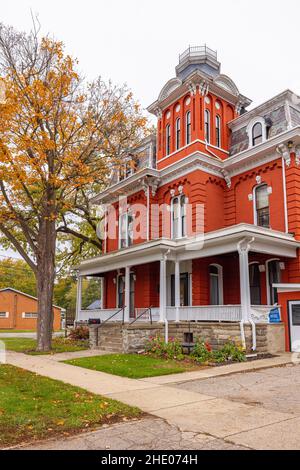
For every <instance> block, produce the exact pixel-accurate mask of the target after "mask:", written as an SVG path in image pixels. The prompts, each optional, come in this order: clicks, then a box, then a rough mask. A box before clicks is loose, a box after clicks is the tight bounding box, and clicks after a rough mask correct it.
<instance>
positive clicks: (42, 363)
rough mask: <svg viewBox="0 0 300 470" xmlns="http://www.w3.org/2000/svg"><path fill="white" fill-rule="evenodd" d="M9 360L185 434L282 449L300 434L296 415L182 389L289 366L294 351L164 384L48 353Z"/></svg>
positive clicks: (171, 379)
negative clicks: (286, 437)
mask: <svg viewBox="0 0 300 470" xmlns="http://www.w3.org/2000/svg"><path fill="white" fill-rule="evenodd" d="M7 362H8V363H10V364H12V365H15V366H18V367H21V368H24V369H27V370H31V371H33V372H36V373H38V374H41V375H44V376H47V377H50V378H53V379H57V380H61V381H63V382H66V383H69V384H72V385H76V386H79V387H82V388H84V389H86V390H89V391H90V392H93V393H97V394H101V395H104V396H106V397H109V398H113V399H116V400H119V401H121V402H123V403H127V404H129V405H133V406H138V407H139V408H140V409H142V410H143V411H146V412H148V413H151V414H153V415H155V416H156V417H159V418H163V419H164V420H166V421H167V423H168V424H169V425H170V426H175V427H177V428H178V429H179V430H180V431H181V432H184V433H188V432H190V433H195V434H197V435H198V434H203V435H209V436H212V437H213V438H215V439H223V440H226V441H228V442H234V443H235V444H240V445H241V444H242V445H243V446H247V442H245V437H244V436H245V435H247V434H245V433H254V434H255V436H258V440H257V442H259V444H260V446H262V447H260V448H270V445H273V446H274V448H275V449H276V448H280V445H281V440H282V439H281V437H282V432H283V430H285V432H287V433H291V435H292V434H293V433H294V432H296V436H298V435H299V433H300V420H297V419H295V415H293V414H292V413H285V412H279V411H276V410H272V411H271V410H267V409H265V408H263V407H259V406H251V405H247V404H244V403H238V402H236V401H232V400H230V399H227V398H226V399H224V398H219V397H216V396H214V395H213V394H212V395H211V394H203V393H198V392H196V391H191V390H185V389H182V388H181V389H180V388H176V384H178V383H179V382H181V383H183V382H188V381H193V380H199V379H200V380H201V379H202V380H205V379H207V378H208V377H220V376H226V375H230V374H235V373H237V372H248V371H250V370H263V369H265V368H267V367H279V366H283V365H284V364H288V363H289V362H290V356H288V355H284V356H283V357H281V358H273V359H266V360H263V361H255V362H253V363H247V364H235V365H229V366H224V367H219V368H212V370H210V369H205V370H201V371H196V372H191V373H184V374H177V375H173V376H168V377H160V379H163V378H164V379H167V380H168V382H164V383H163V382H160V381H158V378H152V379H141V380H133V379H128V378H123V377H118V376H114V375H109V374H106V373H103V372H97V371H92V370H88V369H83V368H80V367H74V366H71V365H69V364H63V363H59V362H57V361H53V359H52V358H49V357H47V356H26V355H24V354H20V353H15V352H10V351H9V352H8V354H7ZM191 383H192V382H191ZM272 426H273V427H272ZM269 427H272V429H273V437H272V440H271V441H270V435H269V434H268V432H266V429H269ZM246 441H247V439H246ZM289 445H292V446H293V447H292V448H299V449H300V440H299V443H298V437H296V438H295V439H294V441H292V443H291V442H290V441H286V442H285V443H284V444H283V447H282V448H289V447H288V446H289Z"/></svg>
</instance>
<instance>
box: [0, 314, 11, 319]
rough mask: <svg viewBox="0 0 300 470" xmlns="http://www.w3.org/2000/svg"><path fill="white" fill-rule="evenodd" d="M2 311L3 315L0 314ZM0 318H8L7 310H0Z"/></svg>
mask: <svg viewBox="0 0 300 470" xmlns="http://www.w3.org/2000/svg"><path fill="white" fill-rule="evenodd" d="M2 313H4V316H2V315H1V314H2ZM1 318H9V312H0V319H1Z"/></svg>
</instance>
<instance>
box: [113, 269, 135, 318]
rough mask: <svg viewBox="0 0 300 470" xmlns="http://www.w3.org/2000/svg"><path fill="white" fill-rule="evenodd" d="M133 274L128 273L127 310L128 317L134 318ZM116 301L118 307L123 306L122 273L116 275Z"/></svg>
mask: <svg viewBox="0 0 300 470" xmlns="http://www.w3.org/2000/svg"><path fill="white" fill-rule="evenodd" d="M134 279H135V277H134V274H133V273H131V274H130V305H129V312H130V318H134V316H135V315H134V284H135V281H134ZM117 303H118V308H122V307H124V306H125V277H124V276H123V275H122V276H121V275H120V276H118V285H117Z"/></svg>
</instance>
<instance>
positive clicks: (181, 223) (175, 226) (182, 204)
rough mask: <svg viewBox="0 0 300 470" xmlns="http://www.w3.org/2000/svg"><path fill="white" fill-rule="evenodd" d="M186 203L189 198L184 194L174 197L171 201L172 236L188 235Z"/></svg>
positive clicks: (181, 236)
mask: <svg viewBox="0 0 300 470" xmlns="http://www.w3.org/2000/svg"><path fill="white" fill-rule="evenodd" d="M186 204H187V198H186V197H185V196H184V195H183V194H182V195H181V196H175V197H173V199H172V201H171V214H172V230H171V233H172V238H175V239H176V238H183V237H185V236H186Z"/></svg>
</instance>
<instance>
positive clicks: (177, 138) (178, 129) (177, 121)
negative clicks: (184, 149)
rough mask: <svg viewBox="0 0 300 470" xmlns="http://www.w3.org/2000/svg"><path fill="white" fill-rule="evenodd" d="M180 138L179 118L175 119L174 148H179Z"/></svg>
mask: <svg viewBox="0 0 300 470" xmlns="http://www.w3.org/2000/svg"><path fill="white" fill-rule="evenodd" d="M180 138H181V122H180V118H177V119H176V150H179V149H180Z"/></svg>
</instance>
